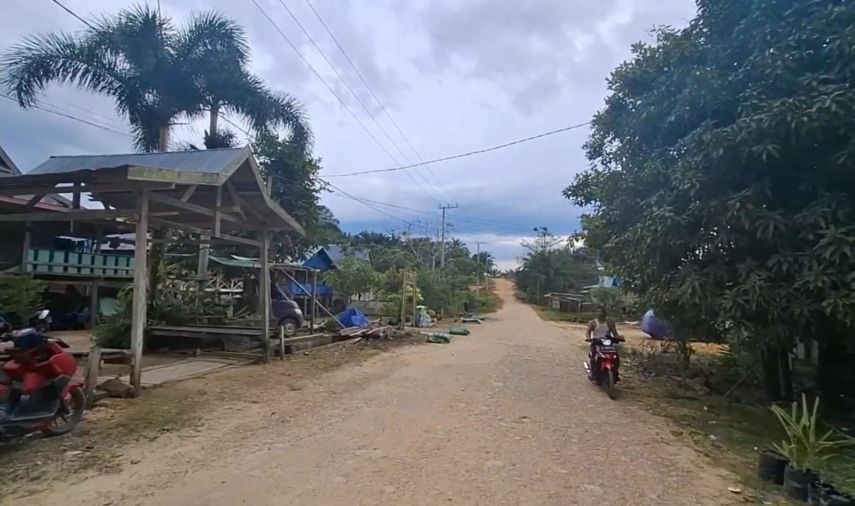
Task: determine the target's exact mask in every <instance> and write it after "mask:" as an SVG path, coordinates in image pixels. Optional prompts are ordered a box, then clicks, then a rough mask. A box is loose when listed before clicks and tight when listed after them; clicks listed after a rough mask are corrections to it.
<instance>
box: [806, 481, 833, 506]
mask: <svg viewBox="0 0 855 506" xmlns="http://www.w3.org/2000/svg"><path fill="white" fill-rule="evenodd" d="M833 490H834V487H832V486H831V485H828V484H826V483H822V482H821V481H813V482H811V483H810V484H809V485H808V498H807V503H808V504H810V505H811V506H822V498H823V497H826V496H827V494H828V493H829V492H831V491H833Z"/></svg>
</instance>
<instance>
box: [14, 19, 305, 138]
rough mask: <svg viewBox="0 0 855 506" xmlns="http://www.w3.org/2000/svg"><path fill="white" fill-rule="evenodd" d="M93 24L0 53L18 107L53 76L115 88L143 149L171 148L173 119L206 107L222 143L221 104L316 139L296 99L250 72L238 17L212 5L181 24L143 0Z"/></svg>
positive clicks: (109, 91)
mask: <svg viewBox="0 0 855 506" xmlns="http://www.w3.org/2000/svg"><path fill="white" fill-rule="evenodd" d="M90 24H91V27H88V28H86V29H85V30H83V31H82V32H80V33H75V34H68V33H62V32H60V33H49V34H45V35H34V36H30V37H27V38H25V39H24V40H23V41H22V42H21V43H20V44H18V45H15V46H12V47H11V48H10V50H9V51H7V52H6V53H5V54H4V55H3V56H2V58H0V76H1V77H0V82H2V85H3V86H4V87H5V88H7V89H8V90H10V91H11V92H12V93H13V94H14V95H15V96H16V98H17V99H18V103H19V104H20V105H21V106H22V107H30V106H33V105H35V104H36V103H37V100H38V95H39V93H41V92H42V91H43V90H44V89H45V88H46V87H47V86H48V85H50V84H53V83H59V84H72V85H76V86H77V87H79V88H82V89H84V90H87V91H91V92H94V93H98V94H103V95H107V96H110V97H112V98H113V99H114V100H115V103H116V109H117V111H118V112H119V114H121V115H122V116H125V117H127V119H128V121H129V122H130V124H131V130H132V132H133V134H134V137H135V144H136V147H137V149H139V150H140V151H166V150H167V149H168V148H169V140H170V138H169V133H170V128H171V126H172V125H173V124H175V123H176V122H177V121H179V120H181V119H194V118H197V117H200V116H202V115H203V114H204V112H205V111H208V112H209V113H210V119H211V127H212V128H211V129H210V131H209V132H208V137H210V139H207V140H210V141H211V143H212V144H216V143H217V142H222V141H221V139H220V137H219V136H220V133H219V130H218V127H217V119H218V118H219V114H220V112H221V111H222V110H226V111H231V112H235V113H237V114H239V115H242V116H243V117H245V118H247V119H248V120H249V121H250V123H251V124H252V125H253V127H254V128H256V129H258V130H259V131H263V132H267V131H269V130H270V129H271V128H275V127H276V126H278V125H283V126H286V127H289V128H290V129H291V131H292V132H293V134H294V136H295V139H298V140H299V141H300V142H301V143H303V144H308V142H310V140H311V134H310V132H309V128H308V126H307V125H306V124H305V119H304V117H303V114H302V112H301V109H300V106H299V105H298V104H297V103H296V102H295V101H294V100H293V99H292V98H290V97H287V96H284V95H282V96H279V95H274V94H272V93H271V92H270V91H269V90H268V89H267V88H266V87H264V86H263V84H262V83H261V81H260V80H259V79H258V78H257V77H255V76H253V75H251V74H249V73H248V72H247V71H246V63H247V60H248V55H249V51H248V47H247V44H246V39H245V36H244V34H243V31H242V29H241V28H240V27H239V26H237V25H236V24H235V23H234V22H233V21H231V20H229V19H227V18H224V17H222V16H221V15H219V14H215V13H206V14H201V15H197V16H194V17H192V18H190V20H189V21H188V22H187V23H186V25H184V26H181V27H179V26H177V25H176V24H175V23H174V22H173V21H172V19H171V18H169V17H168V16H163V15H160V14H159V12H158V11H157V10H155V9H152V8H151V7H149V6H147V5H137V6H135V7H133V8H131V9H128V10H122V11H120V12H119V13H118V14H116V15H114V16H108V17H103V18H97V19H94V20H92V21H90Z"/></svg>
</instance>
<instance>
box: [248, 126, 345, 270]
mask: <svg viewBox="0 0 855 506" xmlns="http://www.w3.org/2000/svg"><path fill="white" fill-rule="evenodd" d="M253 148H254V150H255V155H256V158H257V159H258V162H259V165H260V166H261V174H262V176H263V177H264V178H266V179H268V180H269V181H270V184H271V187H270V195H271V198H272V199H273V200H274V201H275V202H276V203H278V204H279V205H280V206H281V207H282V208H283V209H284V210H285V211H287V212H288V213H289V214H290V215H291V216H293V217H294V219H296V220H297V221H298V222H299V223H300V224H302V225H303V228H305V230H306V236H305V237H302V238H296V237H293V236H292V235H285V234H283V235H280V236H279V237H277V239H276V241H274V244H276V245H277V248H278V249H277V251H276V252H275V255H276V257H277V258H280V259H282V260H285V259H289V258H290V259H293V258H299V257H301V256H303V255H304V254H305V253H306V252H307V251H309V250H310V249H312V248H315V247H317V246H321V245H324V244H331V243H335V242H337V241H338V239H339V238H340V236H341V231H340V230H339V228H338V220H336V218H335V216H334V215H333V214H332V212H331V211H330V210H329V209H328V208H327V207H325V206H324V205H323V204H321V194H322V193H323V192H324V190H325V185H324V183H323V181H321V179H320V175H319V173H320V170H321V165H320V164H321V159H320V158H315V157H312V156H311V154H309V153H308V152H307V151H306V149H305V146H303V145H302V144H300V143H299V142H298V141H295V140H294V139H293V138H288V139H283V138H278V137H275V136H274V135H268V134H263V135H259V136H258V137H257V139H256V142H255V144H254V145H253Z"/></svg>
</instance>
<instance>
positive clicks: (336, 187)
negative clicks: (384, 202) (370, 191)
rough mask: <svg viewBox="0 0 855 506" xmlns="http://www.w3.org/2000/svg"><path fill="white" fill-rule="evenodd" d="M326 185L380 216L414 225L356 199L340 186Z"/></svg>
mask: <svg viewBox="0 0 855 506" xmlns="http://www.w3.org/2000/svg"><path fill="white" fill-rule="evenodd" d="M326 183H327V184H328V185H329V186H330V187H331V188H332V189H333V190H335V191H336V192H337V193H340V194H342V195H343V196H345V197H347V198H349V199H351V200H354V201H356V202H359V203H360V204H362V205H364V206H365V207H367V208H369V209H372V210H374V211H375V212H378V213H380V214H382V215H385V216H388V217H389V218H392V219H394V220H398V221H400V222H401V223H404V224H406V225H413V223H412V222H409V221H407V220H405V219H403V218H400V217H398V216H395V215H394V214H390V213H387V212H386V211H384V210H382V209H378V208H377V207H376V206H372V205H371V204H369V203H367V202H366V201H364V200H363V199H360V198H359V197H354V196H353V195H351V194H349V193H347V192H346V191H344V190H342V189H341V188H339V187H338V186H335V185H334V184H332V183H330V182H329V181H326Z"/></svg>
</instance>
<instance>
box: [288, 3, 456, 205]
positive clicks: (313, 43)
mask: <svg viewBox="0 0 855 506" xmlns="http://www.w3.org/2000/svg"><path fill="white" fill-rule="evenodd" d="M279 3H280V4H281V5H282V8H284V9H285V12H287V13H288V16H290V17H291V19H292V20H293V21H294V23H296V25H297V27H298V28H299V29H300V31H301V32H303V35H305V36H306V38H307V39H309V43H311V44H312V46H314V48H315V49H316V50H317V51H318V53H320V55H321V57H322V58H323V59H324V61H325V62H326V63H327V65H328V66H329V68H330V69H332V71H333V73H335V75H336V77H338V79H339V81H341V82H342V84H344V86H345V88H347V90H348V91H349V92H350V94H351V95H353V98H355V99H356V102H357V103H358V104H359V105H360V107H362V110H363V111H365V114H367V115H368V117H369V118H370V119H371V121H373V122H374V124H375V125H377V128H378V129H379V130H380V132H381V133H382V134H383V135H384V136H385V137H386V139H388V140H389V142H390V143H392V146H394V148H395V149H396V150H398V153H399V154H400V155H401V156H402V157H404V161H405V162H407V163H411V161H410V160H409V158H408V157H407V155H406V153H404V151H403V150H402V149H401V147H400V146H398V143H397V142H395V139H393V138H392V137H391V136H390V135H389V133H388V132H387V131H386V129H385V128H383V125H381V124H380V122H379V121H377V118H375V117H374V115H373V114H371V111H370V110H368V106H366V105H365V102H363V101H362V99H361V98H359V95H358V94H357V93H356V91H354V89H353V87H352V86H350V83H348V82H347V79H345V78H344V76H343V75H341V72H339V71H338V69H337V68H336V66H335V65H334V64H333V62H332V61H331V60H330V59H329V57H327V54H326V53H325V52H324V50H323V49H321V46H319V45H318V43H317V42H315V39H314V38H313V37H312V35H311V34H310V33H309V31H308V30H306V28H305V27H304V26H303V24H302V23H301V22H300V20H299V19H298V18H297V16H296V15H295V14H294V12H293V11H292V10H291V9H290V8H289V7H288V5H287V4H286V3H285V2H284V1H283V0H279ZM393 159H394V158H393ZM395 163H399V162H395ZM416 174H418V175H419V176H420V177H421V178H422V181H424V182H425V183H427V185H428V187H429V186H430V182H429V181H428V180H427V179H426V178H425V177H424V175H422V174H421V173H420V172H418V171H416ZM409 177H410V179H412V180H413V182H414V183H416V184H417V185H418V186H420V187H421V188H422V190H424V191H425V192H426V193H427V192H428V189H427V188H428V187H425V186H424V185H423V184H422V183H421V182H420V181H418V180H417V179H416V178H414V177H413V176H412V175H410V176H409ZM440 197H442V196H441V195H440ZM432 198H433V197H432ZM437 203H439V201H437Z"/></svg>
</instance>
